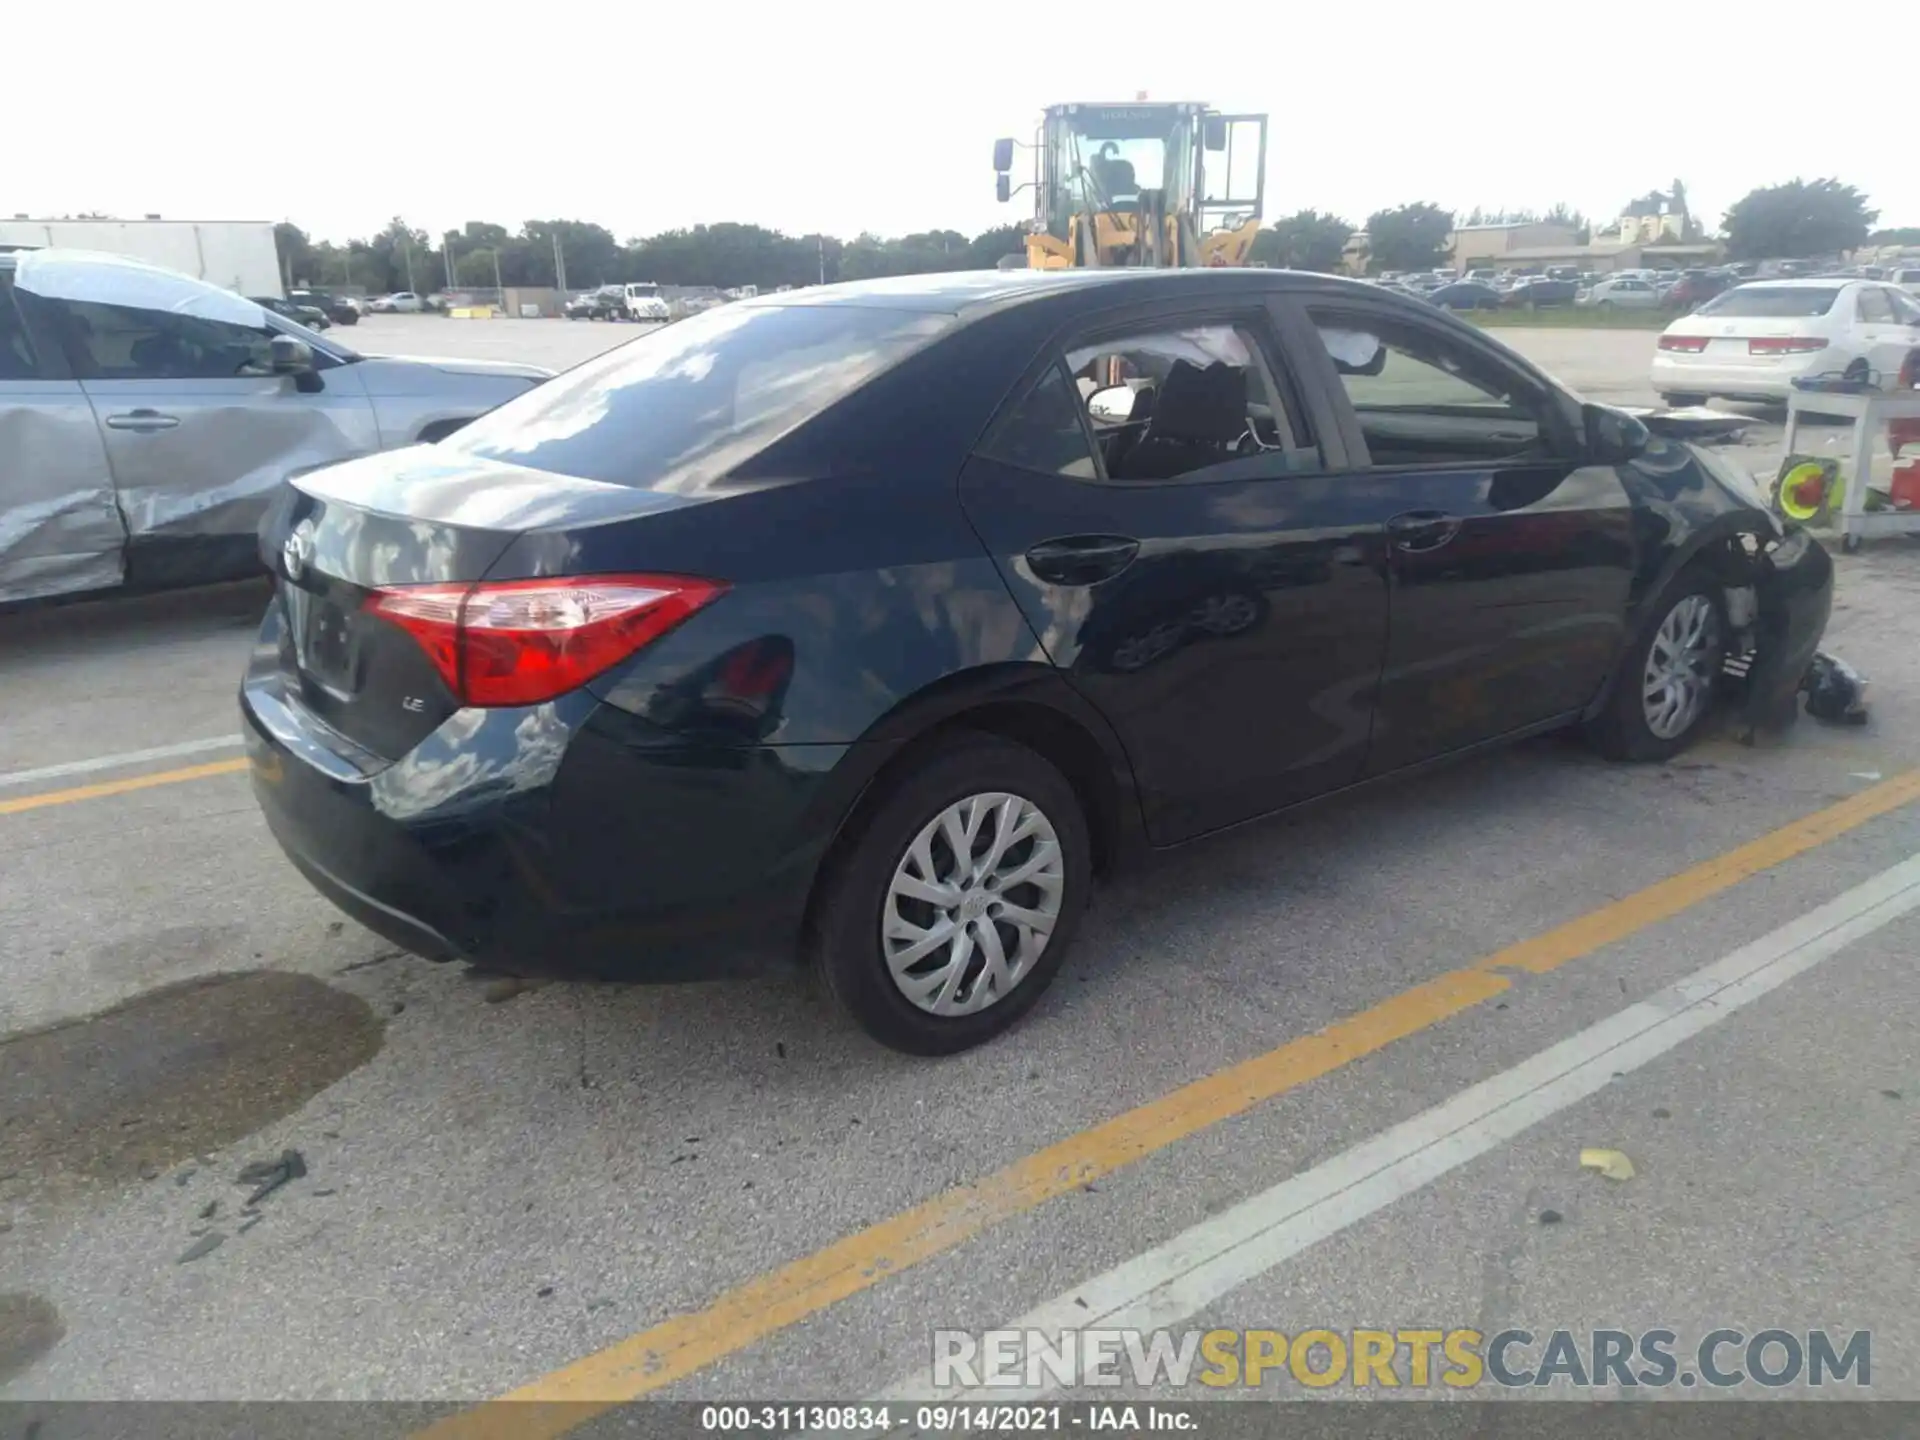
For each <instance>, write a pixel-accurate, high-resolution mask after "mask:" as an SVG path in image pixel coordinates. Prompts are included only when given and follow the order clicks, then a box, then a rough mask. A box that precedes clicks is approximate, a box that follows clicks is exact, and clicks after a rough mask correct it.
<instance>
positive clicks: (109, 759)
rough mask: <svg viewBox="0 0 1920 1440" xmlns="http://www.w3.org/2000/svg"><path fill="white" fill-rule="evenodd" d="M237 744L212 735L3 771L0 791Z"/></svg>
mask: <svg viewBox="0 0 1920 1440" xmlns="http://www.w3.org/2000/svg"><path fill="white" fill-rule="evenodd" d="M239 744H240V737H239V736H238V735H215V736H212V737H211V738H209V739H206V740H183V741H181V742H180V743H179V744H178V745H156V746H154V747H153V749H151V750H123V751H121V753H120V754H118V755H96V756H94V757H93V759H91V760H69V761H67V762H66V764H64V765H43V766H41V767H40V768H39V769H38V770H5V771H0V787H4V786H7V785H35V784H38V783H39V782H40V781H42V780H58V779H60V778H61V777H63V776H66V775H87V774H91V773H92V772H93V771H95V770H120V769H124V768H125V767H126V766H128V765H144V764H146V762H147V761H149V760H172V759H175V758H176V757H178V756H181V755H200V754H203V753H205V752H206V751H208V750H232V749H234V748H235V747H236V746H238V745H239Z"/></svg>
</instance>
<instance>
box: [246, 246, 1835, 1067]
mask: <svg viewBox="0 0 1920 1440" xmlns="http://www.w3.org/2000/svg"><path fill="white" fill-rule="evenodd" d="M262 540H263V547H264V554H265V557H266V559H267V562H268V564H269V566H270V568H271V569H272V570H273V572H274V574H275V576H276V587H275V592H276V593H275V596H274V599H273V602H272V605H271V607H270V608H269V611H268V613H267V617H266V620H265V623H264V625H263V627H262V629H261V632H260V637H259V641H258V644H257V645H256V647H255V649H254V652H253V657H252V661H251V664H250V667H249V669H248V672H247V675H246V678H245V682H244V685H243V689H242V693H241V706H242V709H243V711H244V713H245V717H246V731H247V735H248V740H249V744H250V747H251V753H252V762H253V774H254V781H255V788H256V791H257V793H258V795H259V799H260V803H261V805H262V807H263V808H264V810H265V812H266V816H267V819H268V821H269V822H270V824H271V826H272V829H273V833H274V834H275V835H276V836H277V837H278V839H279V841H280V843H281V844H282V845H283V846H284V847H285V849H286V851H287V853H288V855H289V856H290V857H291V858H292V860H293V862H294V863H295V864H296V865H297V866H298V867H299V868H300V870H301V871H302V872H303V873H304V874H305V875H306V876H307V877H308V879H309V880H311V882H312V883H313V884H314V885H315V886H316V887H318V888H319V889H320V890H321V891H322V892H323V893H325V894H326V895H327V896H329V897H330V898H331V899H332V900H333V901H335V902H336V903H337V904H338V905H339V906H340V907H341V908H342V909H344V910H345V911H347V912H348V913H349V914H351V915H353V916H354V917H356V918H357V919H359V920H360V921H361V922H362V923H364V924H366V925H367V926H369V927H371V928H372V929H374V930H376V931H378V932H379V933H380V934H382V935H384V936H386V937H388V938H390V939H392V940H393V941H394V942H396V943H397V944H400V945H403V946H405V947H407V948H408V949H410V950H413V951H416V952H418V953H420V954H422V955H426V956H430V957H435V958H449V957H454V956H462V957H467V958H470V959H472V960H474V961H476V962H479V963H481V964H483V965H485V966H487V967H489V968H493V969H498V970H503V971H508V972H520V973H532V972H545V973H558V974H564V975H579V976H603V977H611V978H617V979H631V980H656V979H675V978H689V979H691V978H705V977H709V976H714V975H718V974H723V973H728V972H731V971H735V970H738V969H740V968H742V967H744V966H747V965H749V964H751V963H752V962H754V961H756V960H758V959H759V958H760V957H763V956H766V955H769V954H773V955H778V954H783V953H784V954H788V955H806V956H811V957H812V958H813V959H815V960H816V961H817V963H819V964H820V965H821V966H822V968H823V969H824V971H825V974H826V976H827V978H828V980H829V982H830V984H831V987H832V989H833V991H834V993H835V994H836V995H837V996H838V997H839V998H840V999H841V1000H842V1001H843V1002H844V1003H845V1005H846V1007H847V1008H848V1009H849V1010H850V1011H851V1012H852V1013H853V1014H854V1016H856V1017H857V1019H858V1020H859V1022H860V1023H861V1024H862V1025H864V1026H865V1027H866V1028H867V1029H868V1030H869V1031H870V1032H872V1033H873V1034H874V1035H875V1036H877V1037H878V1038H879V1039H881V1040H882V1041H884V1042H886V1043H888V1044H890V1045H894V1046H897V1047H899V1048H901V1049H905V1050H910V1051H916V1052H921V1053H943V1052H950V1051H954V1050H958V1049H962V1048H964V1047H966V1046H969V1045H973V1044H976V1043H978V1042H980V1041H982V1040H984V1039H986V1038H987V1037H989V1036H990V1035H993V1034H994V1033H996V1032H997V1031H999V1030H1001V1029H1003V1028H1004V1027H1005V1026H1007V1025H1009V1024H1010V1023H1012V1022H1013V1021H1014V1020H1015V1019H1017V1018H1018V1016H1019V1015H1020V1014H1021V1013H1022V1012H1023V1011H1025V1010H1026V1009H1027V1008H1028V1007H1029V1006H1031V1005H1032V1004H1033V1002H1034V1001H1035V1000H1036V999H1037V998H1038V997H1039V995H1040V994H1041V992H1042V991H1043V990H1044V989H1045V988H1046V985H1047V983H1048V981H1049V980H1050V979H1051V977H1052V976H1053V974H1054V973H1055V971H1056V970H1057V969H1058V968H1059V965H1060V962H1061V958H1062V955H1063V953H1064V952H1065V950H1066V948H1067V945H1068V943H1069V942H1070V941H1071V939H1072V937H1073V932H1074V928H1075V924H1076V922H1077V921H1078V919H1079V917H1080V915H1081V912H1082V910H1083V909H1084V907H1085V906H1086V904H1087V900H1088V893H1089V890H1090V888H1091V886H1092V884H1093V881H1094V877H1095V876H1096V875H1099V874H1101V873H1103V872H1105V871H1107V870H1108V869H1110V868H1111V867H1112V866H1114V865H1116V864H1118V863H1120V862H1121V861H1123V860H1124V859H1125V858H1127V857H1128V856H1129V855H1130V854H1133V853H1136V852H1138V851H1140V850H1142V849H1146V848H1153V847H1165V846H1171V845H1177V844H1180V843H1182V842H1184V841H1188V840H1191V839H1193V838H1195V837H1197V836H1201V835H1205V834H1207V833H1209V832H1211V831H1217V830H1220V829H1222V828H1224V827H1226V826H1231V825H1237V824H1239V823H1241V822H1243V821H1247V820H1251V819H1253V818H1255V817H1257V816H1261V815H1265V814H1268V813H1270V812H1273V811H1276V810H1280V809H1283V808H1285V807H1287V806H1290V805H1294V804H1297V803H1299V802H1302V801H1305V800H1309V799H1312V798H1314V797H1317V796H1321V795H1324V794H1327V793H1329V792H1331V791H1336V790H1341V789H1345V788H1348V787H1351V786H1355V785H1358V784H1361V783H1363V782H1366V781H1370V780H1373V779H1375V778H1378V777H1382V776H1387V775H1391V774H1395V773H1397V772H1403V771H1406V770H1409V769H1411V768H1413V767H1416V766H1421V765H1424V764H1426V763H1428V762H1431V761H1435V760H1440V759H1444V758H1447V757H1451V756H1457V755H1460V754H1463V753H1466V752H1470V751H1473V750H1475V749H1478V748H1480V747H1483V746H1486V745H1490V744H1495V743H1499V742H1502V741H1507V740H1512V739H1514V738H1516V737H1519V736H1523V735H1528V734H1532V733H1536V732H1539V731H1543V730H1547V729H1551V728H1555V727H1561V726H1569V725H1580V726H1583V727H1584V728H1585V729H1586V731H1587V733H1588V734H1589V735H1590V736H1591V737H1592V738H1593V740H1594V742H1595V743H1596V744H1597V745H1598V746H1599V747H1600V748H1601V749H1602V750H1603V751H1604V752H1606V753H1607V754H1610V755H1613V756H1617V757H1621V758H1658V757H1662V756H1666V755H1670V754H1672V753H1674V752H1675V751H1677V750H1679V749H1680V748H1681V747H1682V746H1684V745H1685V744H1687V743H1688V741H1689V740H1691V739H1692V738H1693V737H1694V736H1695V735H1696V734H1697V733H1698V732H1699V730H1700V728H1701V726H1702V725H1703V724H1704V723H1705V722H1706V721H1707V719H1708V716H1709V712H1710V710H1711V708H1712V702H1713V700H1714V697H1715V694H1716V692H1717V691H1718V690H1719V689H1720V688H1721V687H1722V686H1724V685H1727V684H1729V683H1733V682H1730V680H1729V674H1734V675H1739V674H1744V676H1745V679H1744V682H1742V683H1744V686H1745V688H1746V693H1747V703H1748V704H1750V705H1753V706H1755V707H1757V708H1759V709H1765V708H1766V707H1769V706H1771V705H1772V704H1774V703H1775V702H1777V701H1781V700H1786V701H1788V702H1790V700H1791V695H1792V691H1793V689H1794V687H1795V686H1796V684H1797V682H1798V681H1799V679H1800V677H1801V675H1802V674H1803V672H1804V671H1805V669H1806V666H1807V664H1808V661H1809V659H1810V657H1811V655H1812V653H1813V649H1814V646H1815V644H1816V643H1817V642H1818V640H1819V638H1820V635H1821V632H1822V630H1823V629H1824V627H1825V624H1826V619H1827V612H1828V607H1829V603H1830V599H1831V587H1832V569H1831V565H1830V563H1829V561H1828V558H1827V556H1826V554H1825V553H1824V552H1823V551H1822V550H1821V549H1820V548H1819V546H1818V545H1816V544H1815V543H1813V542H1812V541H1811V540H1810V539H1809V538H1808V537H1807V536H1806V535H1805V534H1804V533H1802V532H1800V531H1798V530H1795V529H1793V528H1792V527H1791V526H1787V525H1784V524H1782V523H1781V522H1778V521H1776V520H1775V519H1774V518H1773V517H1772V516H1771V515H1770V514H1769V513H1768V511H1767V508H1766V505H1765V501H1764V497H1762V496H1761V495H1759V494H1758V493H1756V491H1755V489H1754V487H1753V486H1752V484H1751V482H1750V481H1749V480H1747V479H1746V477H1744V476H1743V475H1741V474H1740V473H1739V472H1738V471H1735V470H1733V469H1731V468H1730V467H1728V466H1727V465H1726V464H1725V462H1723V461H1720V460H1718V459H1716V458H1715V457H1714V456H1712V455H1711V454H1710V453H1708V452H1704V451H1699V450H1695V449H1693V448H1691V447H1688V446H1686V445H1683V444H1678V443H1673V442H1670V441H1667V440H1665V439H1662V438H1661V437H1659V436H1658V435H1655V434H1650V433H1649V432H1648V430H1647V429H1646V428H1645V427H1644V426H1643V425H1642V424H1640V422H1638V421H1635V420H1632V419H1630V418H1629V417H1627V416H1625V415H1622V414H1620V413H1618V412H1614V411H1609V410H1605V409H1602V408H1599V407H1596V406H1590V405H1583V404H1582V403H1581V402H1580V400H1579V399H1578V398H1577V397H1575V396H1573V395H1571V394H1569V393H1568V392H1567V391H1565V390H1564V389H1562V388H1561V387H1559V386H1558V385H1556V384H1555V383H1554V382H1553V381H1552V380H1550V379H1548V378H1547V377H1546V376H1545V375H1543V374H1541V373H1540V372H1539V371H1537V370H1535V369H1533V368H1532V367H1530V366H1529V365H1528V364H1526V363H1525V362H1524V361H1522V360H1520V359H1519V358H1518V357H1516V356H1515V355H1513V354H1512V353H1511V352H1509V351H1508V350H1506V349H1504V348H1503V347H1502V346H1500V345H1499V344H1498V343H1496V342H1494V341H1492V340H1490V339H1488V338H1487V337H1486V336H1484V335H1483V334H1481V333H1480V332H1479V331H1477V330H1475V329H1472V328H1471V327H1468V326H1466V325H1464V324H1461V323H1460V322H1458V321H1456V320H1454V319H1453V318H1452V317H1450V316H1448V315H1445V314H1443V313H1440V312H1438V311H1436V310H1434V309H1433V308H1432V307H1431V306H1426V305H1422V304H1419V303H1418V302H1414V301H1410V300H1406V299H1402V298H1399V297H1395V296H1392V295H1388V294H1385V293H1383V292H1381V291H1380V290H1378V289H1375V288H1371V287H1366V286H1361V285H1356V284H1349V283H1345V282H1341V281H1336V280H1330V279H1325V278H1321V277H1315V276H1307V275H1296V274H1289V273H1287V272H1281V271H1265V270H1245V271H1224V270H1213V271H1199V272H1194V271H1189V272H1166V271H1092V272H1085V271H1080V272H1056V273H1051V274H1048V273H1041V274H1034V273H1024V272H1000V271H995V272H990V273H984V274H963V275H937V276H924V277H916V278H910V279H904V280H895V281H887V282H878V283H872V284H862V285H845V286H829V287H824V288H821V289H818V290H807V291H801V292H797V293H792V294H781V295H775V296H769V297H765V298H762V299H759V300H752V301H744V302H739V303H736V304H732V305H728V306H726V307H724V308H722V309H717V310H713V311H710V312H707V313H705V314H703V315H700V316H697V317H694V318H692V319H689V320H686V321H684V322H682V323H679V324H676V325H673V326H670V327H667V328H665V329H664V330H662V331H660V332H659V333H657V334H654V335H650V336H647V337H645V338H642V339H639V340H636V341H634V342H633V343H631V344H629V345H625V346H623V347H621V348H620V349H618V350H615V351H613V352H612V353H611V354H608V355H606V356H603V357H601V358H600V359H598V360H595V361H593V362H591V363H589V364H587V365H584V366H581V367H580V368H579V369H576V370H573V371H571V372H569V373H568V374H565V375H563V376H561V377H559V378H557V379H555V380H553V381H550V382H549V383H547V384H545V385H543V386H541V387H540V388H538V389H537V390H535V391H533V392H531V393H529V394H527V395H526V396H524V397H522V398H520V399H517V400H514V401H512V402H510V403H508V404H506V405H505V406H503V407H502V408H500V409H499V410H497V411H495V412H493V413H492V414H491V415H489V416H487V417H485V418H483V419H481V420H479V421H477V422H476V423H474V424H473V425H471V426H469V427H468V428H467V429H465V430H463V431H461V432H459V433H458V434H456V435H454V436H453V437H452V438H450V439H449V440H446V441H443V442H442V443H440V444H437V445H431V446H421V447H416V448H414V449H412V450H406V451H400V452H396V453H391V454H387V455H382V456H374V457H370V458H367V459H364V460H357V461H353V462H350V463H347V464H343V465H338V466H333V467H330V468H327V469H324V470H320V471H317V472H313V473H310V474H306V475H303V476H301V477H299V478H298V479H296V480H295V481H294V482H292V483H291V484H289V485H288V486H287V487H286V489H285V491H284V494H283V495H282V497H281V498H280V500H279V502H278V504H277V505H276V507H275V509H274V511H273V513H272V514H271V515H270V516H269V517H268V520H267V522H266V524H265V527H264V529H263V531H262Z"/></svg>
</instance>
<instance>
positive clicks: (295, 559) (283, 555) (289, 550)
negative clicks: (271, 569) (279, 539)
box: [280, 524, 313, 580]
mask: <svg viewBox="0 0 1920 1440" xmlns="http://www.w3.org/2000/svg"><path fill="white" fill-rule="evenodd" d="M312 559H313V526H312V525H311V524H303V525H300V526H298V527H296V528H295V529H294V531H293V533H292V534H290V535H289V536H287V543H286V544H285V545H283V546H281V547H280V562H281V564H283V565H284V566H285V567H286V571H287V578H288V579H289V580H298V579H299V578H300V576H301V575H302V574H303V573H305V571H306V568H307V562H308V561H310V560H312Z"/></svg>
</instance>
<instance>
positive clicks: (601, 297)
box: [565, 285, 627, 320]
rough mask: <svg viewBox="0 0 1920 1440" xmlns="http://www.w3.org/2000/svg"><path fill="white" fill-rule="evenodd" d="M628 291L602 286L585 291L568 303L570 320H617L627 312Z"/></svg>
mask: <svg viewBox="0 0 1920 1440" xmlns="http://www.w3.org/2000/svg"><path fill="white" fill-rule="evenodd" d="M626 303H627V302H626V291H625V289H624V288H623V287H622V286H619V285H602V286H601V287H600V288H599V289H597V290H587V291H583V292H582V293H581V294H578V295H576V296H574V297H573V298H572V299H571V300H569V301H568V302H567V303H566V307H565V314H566V317H567V319H569V320H617V319H620V318H621V316H622V315H623V314H624V312H625V310H626Z"/></svg>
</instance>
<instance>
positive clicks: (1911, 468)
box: [1887, 421, 1920, 510]
mask: <svg viewBox="0 0 1920 1440" xmlns="http://www.w3.org/2000/svg"><path fill="white" fill-rule="evenodd" d="M1907 423H1908V424H1916V423H1920V422H1915V421H1908V422H1907ZM1887 500H1888V502H1889V503H1891V504H1892V506H1893V508H1894V509H1896V510H1920V459H1914V460H1902V461H1901V462H1900V463H1899V464H1897V465H1895V466H1894V467H1893V483H1892V484H1891V485H1889V486H1888V487H1887Z"/></svg>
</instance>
